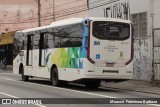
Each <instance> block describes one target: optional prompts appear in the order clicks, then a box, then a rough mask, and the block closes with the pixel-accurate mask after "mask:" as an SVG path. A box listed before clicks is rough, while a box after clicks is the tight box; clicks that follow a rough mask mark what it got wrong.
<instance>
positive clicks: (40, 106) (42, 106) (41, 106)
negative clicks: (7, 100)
mask: <svg viewBox="0 0 160 107" xmlns="http://www.w3.org/2000/svg"><path fill="white" fill-rule="evenodd" d="M0 94H2V95H5V96H8V97H12V98H18V99H21V98H19V97H16V96H13V95H10V94H7V93H4V92H0ZM34 105H36V106H38V107H46V106H44V105H40V104H34Z"/></svg>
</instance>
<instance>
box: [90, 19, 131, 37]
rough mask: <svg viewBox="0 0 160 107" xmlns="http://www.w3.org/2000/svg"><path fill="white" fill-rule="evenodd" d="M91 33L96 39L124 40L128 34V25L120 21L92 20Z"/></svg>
mask: <svg viewBox="0 0 160 107" xmlns="http://www.w3.org/2000/svg"><path fill="white" fill-rule="evenodd" d="M92 34H93V36H94V37H96V38H98V39H106V40H125V39H128V38H129V36H130V25H129V24H127V23H120V22H108V21H94V22H93V27H92Z"/></svg>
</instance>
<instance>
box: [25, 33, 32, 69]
mask: <svg viewBox="0 0 160 107" xmlns="http://www.w3.org/2000/svg"><path fill="white" fill-rule="evenodd" d="M32 50H33V35H28V38H27V57H26V58H27V61H26V65H27V66H32V62H33V61H32V60H33V58H32V57H33V55H32V54H33V53H32Z"/></svg>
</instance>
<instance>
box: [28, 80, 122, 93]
mask: <svg viewBox="0 0 160 107" xmlns="http://www.w3.org/2000/svg"><path fill="white" fill-rule="evenodd" d="M28 82H29V83H36V84H40V85H47V86H52V83H51V81H49V80H45V79H43V80H42V79H30V80H29V81H28ZM53 87H54V86H53ZM61 88H66V89H72V90H78V91H90V92H94V91H96V92H97V91H98V92H101V91H102V92H105V91H106V92H123V91H122V90H117V89H110V88H101V87H99V88H98V89H88V88H86V87H85V85H83V84H77V83H68V84H67V85H66V86H64V87H61Z"/></svg>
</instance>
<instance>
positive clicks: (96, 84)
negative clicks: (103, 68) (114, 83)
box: [85, 80, 101, 89]
mask: <svg viewBox="0 0 160 107" xmlns="http://www.w3.org/2000/svg"><path fill="white" fill-rule="evenodd" d="M100 85H101V80H94V81H89V82H85V86H86V87H87V88H89V89H96V88H98V87H99V86H100Z"/></svg>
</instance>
